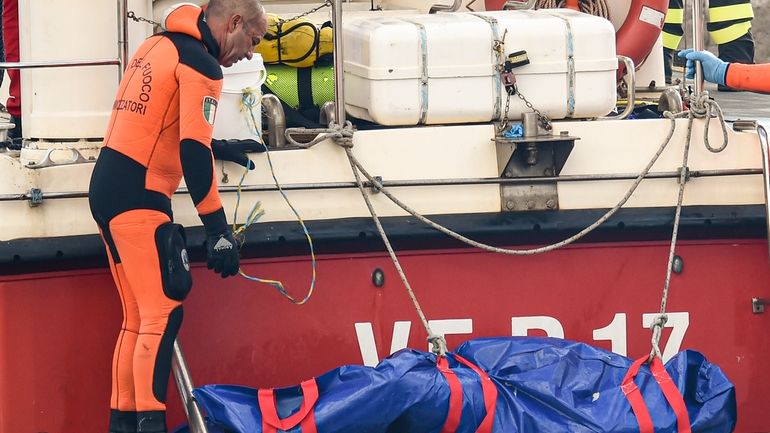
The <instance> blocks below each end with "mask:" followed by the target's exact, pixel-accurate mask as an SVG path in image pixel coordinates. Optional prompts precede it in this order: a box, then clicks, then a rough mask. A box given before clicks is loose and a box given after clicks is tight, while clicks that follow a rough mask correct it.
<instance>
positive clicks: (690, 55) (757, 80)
mask: <svg viewBox="0 0 770 433" xmlns="http://www.w3.org/2000/svg"><path fill="white" fill-rule="evenodd" d="M679 57H682V58H686V59H687V75H686V76H687V78H693V77H694V76H695V62H696V61H699V62H700V63H701V69H702V70H703V78H704V79H705V80H706V81H709V82H712V83H716V84H718V85H722V86H728V87H730V88H733V89H738V90H748V91H752V92H760V93H770V63H763V64H757V65H748V64H743V63H728V62H725V61H723V60H721V59H720V58H718V57H717V56H715V55H713V54H712V53H710V52H708V51H693V50H691V49H687V50H682V51H680V52H679Z"/></svg>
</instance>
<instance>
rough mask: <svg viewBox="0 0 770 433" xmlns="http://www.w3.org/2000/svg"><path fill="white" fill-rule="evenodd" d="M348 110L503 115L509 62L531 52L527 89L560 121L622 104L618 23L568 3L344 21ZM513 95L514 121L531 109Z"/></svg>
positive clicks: (380, 115)
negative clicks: (503, 77) (504, 71)
mask: <svg viewBox="0 0 770 433" xmlns="http://www.w3.org/2000/svg"><path fill="white" fill-rule="evenodd" d="M343 32H344V33H343V34H344V51H343V55H344V77H345V108H346V110H347V112H348V113H349V114H350V115H352V116H355V117H358V118H362V119H366V120H370V121H373V122H376V123H379V124H383V125H417V124H438V123H467V122H488V121H492V120H500V119H502V117H503V116H504V111H505V101H506V93H505V89H504V87H503V86H502V83H501V82H500V79H499V74H498V72H497V70H496V66H497V65H498V64H499V63H500V60H501V59H500V58H499V57H498V56H497V54H496V52H495V51H494V50H493V48H494V47H495V45H496V43H495V40H500V39H502V38H503V35H505V40H504V45H502V58H503V60H504V59H505V57H507V56H508V54H510V53H513V52H517V51H520V50H526V51H527V54H528V56H529V60H530V64H529V65H526V66H522V67H519V68H516V69H515V70H514V73H515V75H516V79H517V84H518V88H519V90H520V92H521V93H522V94H523V95H524V96H525V97H526V98H527V100H529V101H530V102H531V103H532V105H533V106H534V107H535V108H537V109H538V110H540V111H541V112H543V113H546V114H548V116H550V117H551V118H553V119H563V118H590V117H597V116H603V115H606V114H608V113H609V112H610V111H611V110H612V109H613V107H614V106H615V99H616V94H615V93H616V92H615V71H616V69H617V60H616V55H615V30H614V28H613V26H612V24H611V23H610V22H609V21H607V20H605V19H603V18H599V17H594V16H591V15H587V14H583V13H580V12H575V11H571V10H567V9H550V10H546V9H541V10H536V11H530V10H527V11H496V12H480V13H458V12H455V13H439V14H433V15H404V16H398V17H393V16H388V17H375V18H362V19H357V20H351V21H349V22H345V23H344V28H343ZM531 111H532V110H531V109H529V108H527V106H526V105H525V104H524V102H523V101H522V100H521V99H519V97H518V96H512V97H511V98H510V109H509V112H508V118H509V119H518V118H520V117H521V113H522V112H531Z"/></svg>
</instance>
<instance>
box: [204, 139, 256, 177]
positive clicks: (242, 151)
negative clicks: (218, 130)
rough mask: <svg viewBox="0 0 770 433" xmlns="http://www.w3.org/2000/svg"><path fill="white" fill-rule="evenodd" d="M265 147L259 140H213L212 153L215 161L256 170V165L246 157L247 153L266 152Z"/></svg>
mask: <svg viewBox="0 0 770 433" xmlns="http://www.w3.org/2000/svg"><path fill="white" fill-rule="evenodd" d="M265 150H267V149H266V148H265V145H264V144H262V143H260V142H259V141H257V140H250V139H247V140H235V139H233V140H217V139H212V140H211V152H212V153H213V154H214V158H215V159H219V160H222V161H232V162H234V163H236V164H240V165H242V166H244V167H247V168H248V169H249V170H254V163H253V162H252V161H250V160H249V157H248V156H246V152H264V151H265Z"/></svg>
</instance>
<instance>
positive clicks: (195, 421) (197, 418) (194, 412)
mask: <svg viewBox="0 0 770 433" xmlns="http://www.w3.org/2000/svg"><path fill="white" fill-rule="evenodd" d="M171 367H172V369H173V371H174V382H176V387H177V389H178V390H179V397H181V399H182V408H184V413H185V415H187V422H188V425H189V426H190V432H192V433H208V429H207V428H206V423H205V422H204V421H203V415H201V410H200V408H199V407H198V403H196V402H195V399H194V398H193V395H192V391H193V383H192V378H191V377H190V369H189V368H187V361H185V359H184V353H182V347H181V346H180V345H179V341H178V340H174V356H173V363H172V366H171Z"/></svg>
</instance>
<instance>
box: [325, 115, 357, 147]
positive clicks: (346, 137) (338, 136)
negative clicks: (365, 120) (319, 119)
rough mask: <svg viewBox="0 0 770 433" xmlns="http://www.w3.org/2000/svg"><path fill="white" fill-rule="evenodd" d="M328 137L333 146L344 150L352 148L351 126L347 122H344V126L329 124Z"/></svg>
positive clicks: (352, 130)
mask: <svg viewBox="0 0 770 433" xmlns="http://www.w3.org/2000/svg"><path fill="white" fill-rule="evenodd" d="M329 131H330V132H329V137H331V139H332V140H333V141H334V143H335V144H337V145H338V146H341V147H345V148H352V147H353V133H354V132H355V129H353V124H352V123H350V121H349V120H346V121H345V124H344V125H340V124H337V123H334V122H329Z"/></svg>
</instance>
